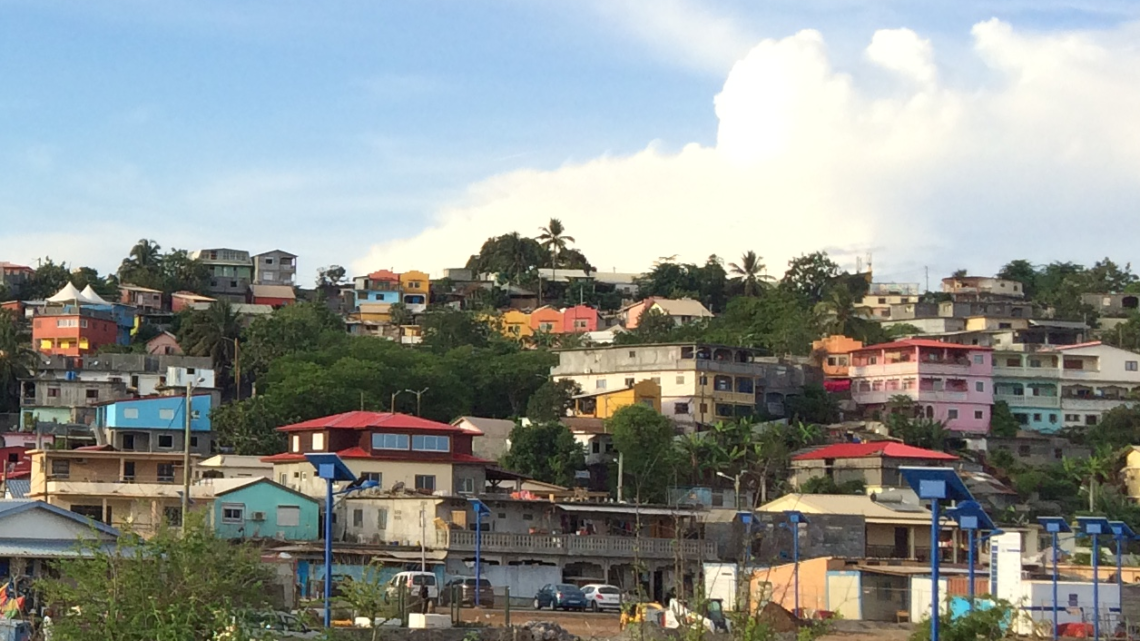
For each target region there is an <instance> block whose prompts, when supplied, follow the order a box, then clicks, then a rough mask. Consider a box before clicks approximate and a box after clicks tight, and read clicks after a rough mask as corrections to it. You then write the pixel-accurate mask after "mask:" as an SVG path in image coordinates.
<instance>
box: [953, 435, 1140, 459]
mask: <svg viewBox="0 0 1140 641" xmlns="http://www.w3.org/2000/svg"><path fill="white" fill-rule="evenodd" d="M966 449H969V450H972V451H975V452H983V453H985V455H986V458H987V459H990V458H991V457H992V456H993V455H994V454H996V453H997V452H1007V453H1008V454H1009V455H1010V456H1012V457H1013V460H1015V461H1017V462H1018V463H1021V464H1022V465H1027V466H1032V467H1044V466H1046V465H1051V464H1056V463H1060V462H1061V461H1062V460H1064V459H1066V458H1073V459H1083V458H1087V457H1088V456H1089V454H1091V453H1092V450H1091V449H1090V448H1089V447H1088V446H1087V445H1077V444H1075V443H1073V442H1072V441H1070V440H1069V439H1067V438H1065V437H1063V436H1055V435H1050V434H1042V433H1040V432H1032V431H1027V430H1019V431H1018V432H1017V436H1016V437H1012V438H1010V437H1006V438H1002V437H997V436H993V435H992V434H991V435H989V436H985V437H979V438H968V439H966ZM1137 462H1140V461H1137Z"/></svg>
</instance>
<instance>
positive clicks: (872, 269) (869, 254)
mask: <svg viewBox="0 0 1140 641" xmlns="http://www.w3.org/2000/svg"><path fill="white" fill-rule="evenodd" d="M867 273H868V274H871V275H874V273H875V269H874V268H873V267H871V252H867Z"/></svg>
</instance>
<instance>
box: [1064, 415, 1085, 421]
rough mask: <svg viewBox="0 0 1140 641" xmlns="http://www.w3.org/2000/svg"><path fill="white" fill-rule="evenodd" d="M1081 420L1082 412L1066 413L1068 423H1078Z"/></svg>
mask: <svg viewBox="0 0 1140 641" xmlns="http://www.w3.org/2000/svg"><path fill="white" fill-rule="evenodd" d="M1079 420H1081V415H1080V414H1066V415H1065V422H1066V423H1076V422H1077V421H1079Z"/></svg>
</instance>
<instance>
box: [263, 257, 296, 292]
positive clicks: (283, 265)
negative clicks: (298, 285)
mask: <svg viewBox="0 0 1140 641" xmlns="http://www.w3.org/2000/svg"><path fill="white" fill-rule="evenodd" d="M296 276H297V255H296V254H290V253H289V252H287V251H281V250H280V249H274V250H273V251H267V252H265V253H263V254H257V255H255V256H254V257H253V284H254V285H284V286H286V287H290V288H291V287H293V285H294V284H295V282H294V281H295V279H296Z"/></svg>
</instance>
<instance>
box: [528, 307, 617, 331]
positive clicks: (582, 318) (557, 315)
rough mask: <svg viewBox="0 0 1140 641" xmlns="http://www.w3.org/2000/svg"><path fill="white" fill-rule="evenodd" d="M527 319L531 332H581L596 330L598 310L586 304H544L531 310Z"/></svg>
mask: <svg viewBox="0 0 1140 641" xmlns="http://www.w3.org/2000/svg"><path fill="white" fill-rule="evenodd" d="M512 311H514V310H512ZM529 320H530V329H531V332H532V333H534V332H542V333H544V334H582V333H585V332H593V331H597V329H598V310H596V309H594V308H593V307H590V306H588V305H575V306H573V307H567V308H565V309H559V308H557V307H552V306H550V305H545V306H543V307H539V308H538V309H536V310H534V311H533V312H531V313H530V316H529Z"/></svg>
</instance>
